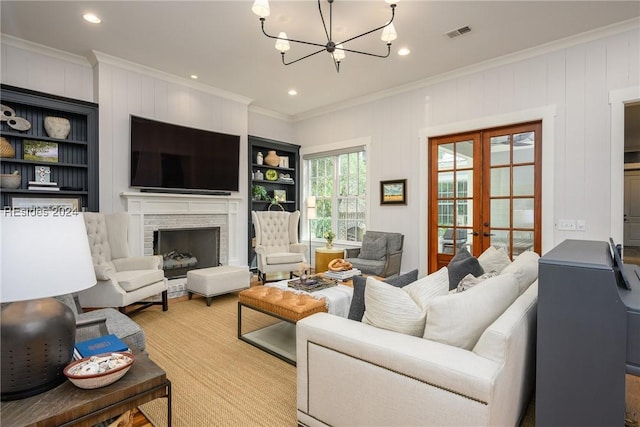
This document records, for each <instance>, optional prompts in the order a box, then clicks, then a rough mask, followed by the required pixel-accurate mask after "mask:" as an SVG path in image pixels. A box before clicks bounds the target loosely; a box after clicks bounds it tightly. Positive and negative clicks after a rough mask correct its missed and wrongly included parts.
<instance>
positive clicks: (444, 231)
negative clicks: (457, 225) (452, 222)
mask: <svg viewBox="0 0 640 427" xmlns="http://www.w3.org/2000/svg"><path fill="white" fill-rule="evenodd" d="M449 230H453V228H442V227H440V228H438V252H439V253H441V254H453V245H452V244H451V239H452V233H453V231H449Z"/></svg>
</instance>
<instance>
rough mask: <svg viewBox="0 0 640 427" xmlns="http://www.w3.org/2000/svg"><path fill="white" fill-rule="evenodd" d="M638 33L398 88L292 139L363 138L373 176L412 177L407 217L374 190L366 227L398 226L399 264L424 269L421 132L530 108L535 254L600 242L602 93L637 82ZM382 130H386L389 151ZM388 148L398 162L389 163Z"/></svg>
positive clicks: (604, 143)
mask: <svg viewBox="0 0 640 427" xmlns="http://www.w3.org/2000/svg"><path fill="white" fill-rule="evenodd" d="M638 39H640V37H639V31H638V29H637V27H636V28H635V29H632V30H629V29H628V28H626V29H624V31H622V32H620V33H618V34H610V33H609V34H606V35H605V36H603V37H602V38H600V39H589V40H586V41H577V40H574V41H573V43H572V44H566V43H565V44H562V45H559V47H556V48H553V47H549V49H548V50H547V51H545V52H542V53H539V54H537V55H536V56H529V57H523V58H519V59H517V58H516V60H512V61H510V62H509V61H506V60H496V61H495V66H493V67H492V66H491V64H489V63H484V64H481V66H479V67H478V70H474V69H473V68H472V69H466V70H464V72H460V73H453V74H451V75H449V76H440V77H439V78H437V79H433V80H432V81H426V82H424V83H423V85H422V86H420V87H418V86H414V87H412V88H411V90H410V91H408V92H406V93H401V94H396V95H394V96H392V97H388V98H385V99H383V100H375V101H372V102H370V103H368V104H364V105H360V106H357V107H354V106H349V107H348V108H344V109H342V110H340V111H339V112H338V111H333V112H328V113H326V114H323V115H321V116H314V117H309V118H305V119H304V120H301V121H298V122H296V123H295V133H296V141H297V143H299V144H300V145H301V146H302V147H303V148H304V149H311V146H313V145H321V144H323V143H326V141H334V140H339V139H344V138H354V137H357V136H362V135H370V136H371V162H370V163H369V166H370V168H371V174H372V176H371V182H374V183H375V182H378V181H380V180H382V179H386V178H387V177H390V176H395V177H398V176H406V175H407V174H408V175H409V176H411V177H413V176H415V177H417V180H418V181H419V182H417V183H413V182H412V181H413V180H412V181H410V186H415V185H419V186H420V187H419V190H418V194H419V197H420V198H421V199H419V200H415V199H409V206H407V207H406V213H405V212H404V210H402V209H400V210H388V209H386V208H383V207H378V206H376V204H375V202H373V201H375V200H377V198H378V196H377V194H372V195H371V200H372V215H371V224H370V226H369V228H370V229H387V230H388V229H392V230H394V231H400V232H403V233H404V234H405V236H406V240H405V255H404V256H403V263H402V270H403V271H408V270H410V269H412V268H416V267H420V270H421V273H422V272H424V271H425V266H426V259H427V257H426V246H425V245H426V226H425V222H426V212H427V206H426V202H424V198H426V189H427V183H426V179H427V174H426V167H427V164H428V163H427V159H426V155H427V150H426V147H425V145H426V137H427V135H428V134H430V133H431V132H442V133H443V134H444V133H455V132H458V131H463V130H471V129H480V128H483V127H486V125H487V124H488V123H492V122H496V125H498V124H509V123H516V122H518V121H523V120H521V119H525V120H532V119H534V118H535V116H536V114H518V112H520V113H523V112H529V113H531V112H534V113H538V114H541V115H540V116H539V118H542V119H543V177H542V178H543V188H544V190H543V202H542V209H543V250H544V251H546V250H548V249H550V248H551V247H553V245H555V244H557V243H559V242H561V241H562V240H564V239H567V238H572V239H605V238H607V237H608V236H609V234H610V230H611V227H612V224H616V221H617V220H616V218H617V217H616V216H615V215H613V214H609V213H608V212H609V211H610V209H608V208H607V207H610V206H612V205H613V204H621V200H622V199H621V196H615V197H616V198H615V200H614V201H612V200H611V199H612V197H614V196H612V195H611V177H610V175H611V171H610V170H611V166H610V163H611V161H610V159H611V147H610V144H609V140H610V139H611V136H610V135H609V133H610V118H609V106H608V102H609V101H608V98H607V96H608V94H609V92H610V91H612V90H616V89H619V88H626V87H630V86H637V85H638V84H639V77H640V76H639V75H638V61H639V58H638ZM554 49H555V50H554ZM390 111H393V113H392V114H389V112H390ZM363 112H366V113H367V114H363ZM398 117H400V118H401V119H398ZM402 118H412V120H408V121H407V120H403V119H402ZM496 118H502V119H501V120H502V121H500V120H498V121H496V120H495V119H496ZM511 120H513V121H511ZM326 123H332V126H326ZM334 124H335V126H333V125H334ZM336 129H340V135H336V133H337V132H336ZM389 135H393V136H394V138H393V143H392V144H393V148H392V149H390V148H389V146H388V144H390V142H389ZM339 136H342V138H339ZM416 144H417V146H416ZM391 152H393V155H395V156H401V157H402V158H403V160H404V161H403V162H396V161H390V160H388V159H387V157H388V156H389V155H390V153H391ZM378 156H380V157H378ZM621 166H622V163H620V167H621ZM621 176H622V175H621ZM620 206H621V205H620ZM603 208H604V209H603ZM620 209H621V208H620ZM416 213H418V214H416ZM559 218H561V219H583V220H585V221H586V226H587V228H586V231H573V232H569V231H557V230H555V226H554V224H555V221H556V220H557V219H559Z"/></svg>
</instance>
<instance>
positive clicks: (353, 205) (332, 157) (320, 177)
mask: <svg viewBox="0 0 640 427" xmlns="http://www.w3.org/2000/svg"><path fill="white" fill-rule="evenodd" d="M304 159H305V161H306V163H307V165H306V170H307V171H308V172H309V180H308V181H307V182H308V184H307V185H308V186H309V188H308V189H307V194H308V195H310V196H315V197H316V219H312V220H311V221H310V227H311V236H312V238H317V239H323V238H324V236H325V233H326V232H327V231H329V230H331V231H333V232H334V233H335V235H336V236H335V240H341V241H350V242H361V241H362V236H363V234H364V231H365V224H366V215H365V213H366V197H367V162H366V154H365V150H364V146H358V147H352V148H349V149H344V150H336V151H333V152H327V153H314V154H313V155H306V156H304Z"/></svg>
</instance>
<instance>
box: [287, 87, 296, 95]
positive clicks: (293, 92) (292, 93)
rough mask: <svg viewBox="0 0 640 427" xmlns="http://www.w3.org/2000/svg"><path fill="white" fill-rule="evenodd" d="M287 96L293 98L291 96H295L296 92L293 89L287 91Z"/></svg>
mask: <svg viewBox="0 0 640 427" xmlns="http://www.w3.org/2000/svg"><path fill="white" fill-rule="evenodd" d="M287 93H288V94H289V95H291V96H293V95H297V94H298V91H297V90H295V89H289V92H287Z"/></svg>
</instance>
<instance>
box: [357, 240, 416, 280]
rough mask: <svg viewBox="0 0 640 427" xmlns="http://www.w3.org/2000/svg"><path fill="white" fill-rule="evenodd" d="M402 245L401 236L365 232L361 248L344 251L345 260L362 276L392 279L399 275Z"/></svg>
mask: <svg viewBox="0 0 640 427" xmlns="http://www.w3.org/2000/svg"><path fill="white" fill-rule="evenodd" d="M403 243H404V235H403V234H400V233H388V232H384V231H367V232H366V233H365V235H364V237H363V238H362V247H360V248H350V249H346V256H347V258H346V260H347V261H349V262H350V263H351V264H353V266H354V267H355V268H358V269H359V270H360V271H362V273H363V274H371V275H374V276H380V277H394V276H397V275H398V274H400V264H401V263H402V245H403Z"/></svg>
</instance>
